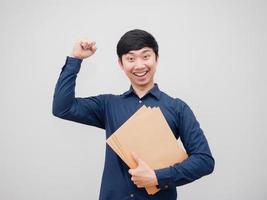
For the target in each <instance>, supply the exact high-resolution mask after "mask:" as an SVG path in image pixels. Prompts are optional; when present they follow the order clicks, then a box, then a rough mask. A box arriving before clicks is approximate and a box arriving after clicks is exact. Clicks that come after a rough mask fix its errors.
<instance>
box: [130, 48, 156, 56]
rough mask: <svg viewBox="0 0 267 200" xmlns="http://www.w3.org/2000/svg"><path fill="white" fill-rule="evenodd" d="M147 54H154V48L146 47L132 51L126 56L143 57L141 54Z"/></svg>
mask: <svg viewBox="0 0 267 200" xmlns="http://www.w3.org/2000/svg"><path fill="white" fill-rule="evenodd" d="M147 52H154V51H153V49H152V48H149V47H144V48H142V49H138V50H131V51H129V52H128V53H127V54H126V55H141V54H144V53H147Z"/></svg>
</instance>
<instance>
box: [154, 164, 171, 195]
mask: <svg viewBox="0 0 267 200" xmlns="http://www.w3.org/2000/svg"><path fill="white" fill-rule="evenodd" d="M155 174H156V177H157V179H158V184H159V185H158V188H159V189H161V190H166V189H169V188H172V187H175V185H174V184H173V181H172V177H171V167H167V168H163V169H158V170H155Z"/></svg>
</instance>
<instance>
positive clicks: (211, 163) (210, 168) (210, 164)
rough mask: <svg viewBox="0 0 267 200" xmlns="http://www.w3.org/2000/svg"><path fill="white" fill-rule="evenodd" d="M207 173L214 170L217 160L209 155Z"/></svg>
mask: <svg viewBox="0 0 267 200" xmlns="http://www.w3.org/2000/svg"><path fill="white" fill-rule="evenodd" d="M206 166H207V167H206V170H207V171H206V175H208V174H211V173H212V172H213V171H214V168H215V160H214V158H213V157H209V159H208V161H207V165H206Z"/></svg>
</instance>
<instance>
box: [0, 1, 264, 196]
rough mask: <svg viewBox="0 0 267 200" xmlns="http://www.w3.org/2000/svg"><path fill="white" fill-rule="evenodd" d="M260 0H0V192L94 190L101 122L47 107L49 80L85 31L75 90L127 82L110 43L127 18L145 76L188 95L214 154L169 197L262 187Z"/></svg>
mask: <svg viewBox="0 0 267 200" xmlns="http://www.w3.org/2000/svg"><path fill="white" fill-rule="evenodd" d="M266 2H267V1H264V0H262V1H260V0H250V1H248V0H243V1H241V0H240V1H238V0H231V1H230V0H226V1H218V0H209V1H208V0H203V1H197V0H195V1H178V0H176V1H174V0H173V1H162V0H161V1H157V0H147V1H145V0H135V1H127V0H117V1H100V0H86V1H77V0H72V1H71V0H69V1H63V0H61V1H56V0H54V1H52V0H50V1H36V0H31V1H30V0H25V1H19V0H1V6H0V29H1V31H0V56H1V59H0V69H1V70H0V87H1V91H0V95H1V98H0V109H1V112H0V199H1V200H61V199H62V200H63V199H64V200H73V199H79V200H88V199H90V200H91V199H98V195H99V189H100V181H101V176H102V170H103V165H104V156H105V135H104V134H105V133H104V131H103V130H100V129H97V128H94V127H89V126H85V125H81V124H77V123H73V122H69V121H64V120H60V119H58V118H55V117H53V116H52V109H51V106H52V105H51V103H52V97H53V92H54V87H55V83H56V80H57V78H58V76H59V73H60V70H61V67H62V66H63V64H64V62H65V59H66V56H67V55H69V54H70V52H71V49H72V46H73V44H74V42H75V40H77V39H78V38H80V37H89V38H91V39H94V40H95V41H96V42H97V46H98V50H97V52H96V54H95V55H94V56H93V57H91V58H90V59H88V60H85V61H83V63H82V69H81V71H80V74H79V76H78V79H77V88H76V95H77V96H82V97H86V96H91V95H96V94H102V93H114V94H120V93H123V92H124V91H126V90H128V88H129V82H128V80H127V78H126V77H125V75H124V74H123V72H122V71H121V70H120V68H119V66H118V64H117V56H116V44H117V42H118V40H119V38H120V37H121V36H122V34H124V33H125V32H126V31H128V30H130V29H134V28H139V29H144V30H147V31H149V32H151V33H152V34H153V35H154V36H155V38H156V39H157V41H158V43H159V54H160V63H159V66H158V71H157V75H156V82H157V83H158V84H159V87H160V89H161V90H163V91H165V92H166V93H168V94H169V95H171V96H173V97H179V98H181V99H183V100H184V101H186V102H187V103H188V104H189V105H190V107H191V108H192V109H193V111H194V113H195V115H196V117H197V119H198V120H199V122H200V124H201V127H202V128H203V130H204V132H205V135H206V137H207V139H208V141H209V144H210V148H211V150H212V153H213V155H214V158H215V160H216V167H215V171H214V173H213V174H212V175H210V176H207V177H204V178H202V179H200V180H197V181H195V182H193V183H191V184H188V185H186V186H182V187H178V188H177V190H178V195H179V197H180V198H179V199H181V200H186V199H187V200H192V199H205V200H214V199H216V200H237V199H242V200H251V199H254V200H264V199H266V198H267V191H266V185H267V181H266V179H267V173H266V169H267V156H266V148H265V147H266V140H267V137H266V134H267V133H266V122H267V117H266V115H267V107H266V102H267V89H266V85H267V70H266V64H267V12H266V11H267V3H266Z"/></svg>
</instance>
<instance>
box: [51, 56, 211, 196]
mask: <svg viewBox="0 0 267 200" xmlns="http://www.w3.org/2000/svg"><path fill="white" fill-rule="evenodd" d="M81 63H82V60H80V59H75V58H71V57H67V59H66V63H65V65H64V67H63V68H62V71H61V74H60V77H59V79H58V81H57V84H56V88H55V93H54V99H53V114H54V115H55V116H57V117H60V118H62V119H66V120H71V121H75V122H79V123H83V124H87V125H91V126H95V127H98V128H101V129H105V131H106V138H108V137H109V136H110V135H112V133H114V132H115V131H116V130H117V129H118V128H119V127H120V126H121V125H122V124H123V123H124V122H125V121H126V120H127V119H129V117H130V116H131V115H133V114H134V113H135V112H136V111H137V110H138V109H139V108H140V107H141V106H142V105H146V106H150V107H154V106H157V107H159V108H160V109H161V111H162V112H163V115H164V116H165V118H166V120H167V122H168V124H169V126H170V128H171V130H172V132H173V134H174V136H175V137H176V139H178V138H181V141H182V143H183V145H184V147H185V150H186V152H187V154H188V155H189V157H188V159H186V160H185V161H183V162H181V163H177V164H175V165H173V166H169V167H166V168H164V169H159V170H155V173H156V176H157V179H158V183H159V185H158V187H159V188H160V191H159V192H157V193H156V194H155V195H148V194H147V192H146V190H145V189H144V188H137V187H136V185H134V183H133V182H132V181H131V175H130V174H129V173H128V170H129V168H128V166H127V165H126V164H125V163H124V162H123V161H122V160H121V159H120V157H118V156H117V155H116V153H115V152H114V151H113V150H112V149H111V148H110V147H109V145H106V154H105V165H104V171H103V175H102V182H101V189H100V196H99V199H100V200H127V199H129V200H133V199H135V200H148V199H151V200H152V199H153V200H175V199H177V192H176V186H180V185H184V184H187V183H190V182H192V181H194V180H196V179H199V178H200V177H202V176H204V175H207V174H210V173H211V172H212V171H213V169H214V159H213V157H212V155H211V152H210V149H209V146H208V142H207V140H206V138H205V136H204V134H203V131H202V129H201V128H200V126H199V123H198V121H197V120H196V118H195V116H194V114H193V112H192V110H191V109H190V108H189V106H188V105H187V104H186V103H185V102H183V101H182V100H180V99H178V98H173V97H170V96H169V95H167V94H165V93H164V92H162V91H160V89H159V88H158V85H157V84H155V85H154V87H153V88H152V89H151V90H150V91H149V92H148V93H147V94H146V95H145V96H143V97H142V98H141V99H140V98H139V97H138V96H137V95H136V94H135V92H134V90H133V88H132V87H130V89H129V90H128V91H127V92H125V93H123V94H121V95H112V94H102V95H97V96H91V97H87V98H77V97H75V81H76V77H77V74H78V72H79V70H80V67H81Z"/></svg>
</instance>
